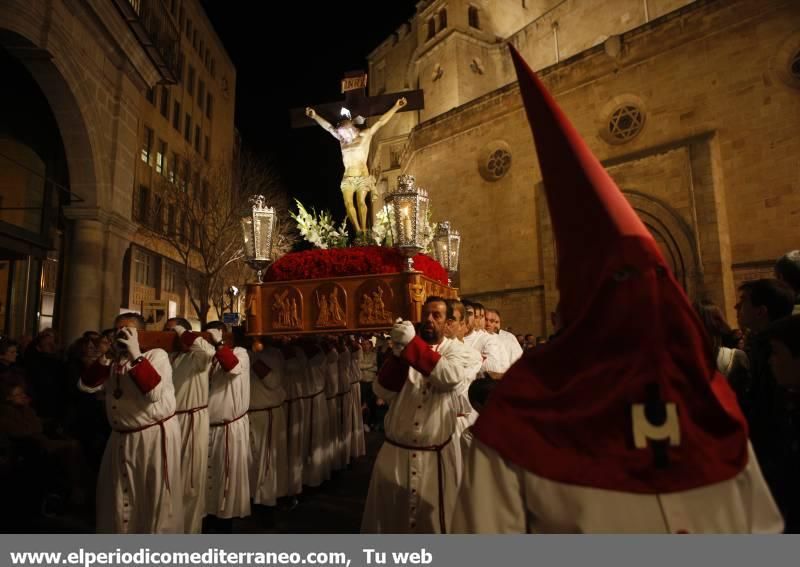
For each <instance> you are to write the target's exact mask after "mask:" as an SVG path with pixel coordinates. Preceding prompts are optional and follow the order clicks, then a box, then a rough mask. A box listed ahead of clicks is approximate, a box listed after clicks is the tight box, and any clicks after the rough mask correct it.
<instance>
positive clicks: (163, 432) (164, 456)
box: [114, 413, 175, 490]
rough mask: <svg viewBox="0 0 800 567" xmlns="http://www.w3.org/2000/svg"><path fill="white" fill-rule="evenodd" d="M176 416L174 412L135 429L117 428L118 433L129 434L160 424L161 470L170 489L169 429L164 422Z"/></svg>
mask: <svg viewBox="0 0 800 567" xmlns="http://www.w3.org/2000/svg"><path fill="white" fill-rule="evenodd" d="M173 417H175V414H174V413H173V414H172V415H171V416H169V417H165V418H164V419H162V420H160V421H157V422H155V423H150V424H148V425H143V426H142V427H136V428H134V429H115V430H114V431H116V432H117V433H121V434H123V435H127V434H129V433H139V432H140V431H144V430H145V429H150V428H151V427H156V426H158V427H159V428H160V429H161V472H163V473H164V482H165V483H166V485H167V490H170V487H169V462H168V461H167V431H166V429H165V428H164V423H166V422H167V421H169V420H170V419H172V418H173Z"/></svg>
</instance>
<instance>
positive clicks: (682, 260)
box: [623, 191, 701, 297]
mask: <svg viewBox="0 0 800 567" xmlns="http://www.w3.org/2000/svg"><path fill="white" fill-rule="evenodd" d="M623 194H624V195H625V197H626V198H627V199H628V201H629V202H630V204H631V205H632V206H633V209H634V210H635V211H636V214H638V215H639V218H641V219H642V222H644V225H645V226H646V227H647V229H648V230H649V231H650V234H652V235H653V238H654V239H655V241H656V243H657V244H658V247H659V249H660V250H661V253H662V254H663V255H664V259H665V260H666V261H667V264H668V265H669V267H670V269H671V270H672V273H673V274H674V275H675V279H677V280H678V282H679V283H680V284H681V285H682V286H683V289H684V290H685V291H686V293H687V295H688V296H689V297H694V296H695V293H696V291H697V289H698V287H699V285H700V283H701V282H700V277H699V274H700V270H699V261H698V258H697V253H696V246H695V241H694V238H693V236H692V233H691V230H690V228H689V226H688V225H687V224H686V223H685V222H684V221H683V220H682V219H681V218H680V216H678V214H677V213H676V212H675V211H673V210H672V209H671V208H670V207H668V206H667V205H665V204H664V203H661V202H660V201H658V200H656V199H654V198H652V197H650V196H648V195H645V194H643V193H639V192H637V191H623Z"/></svg>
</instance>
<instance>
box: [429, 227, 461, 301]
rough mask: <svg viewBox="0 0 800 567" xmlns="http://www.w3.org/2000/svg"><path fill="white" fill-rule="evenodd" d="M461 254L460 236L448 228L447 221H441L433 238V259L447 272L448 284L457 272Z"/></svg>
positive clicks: (451, 282)
mask: <svg viewBox="0 0 800 567" xmlns="http://www.w3.org/2000/svg"><path fill="white" fill-rule="evenodd" d="M460 252H461V234H459V232H458V230H456V229H454V228H452V227H451V226H450V222H449V221H442V222H440V223H439V224H438V225H437V227H436V233H435V235H434V237H433V257H434V258H436V260H437V261H438V262H439V263H440V264H441V265H442V267H443V268H444V269H445V270H447V275H448V280H449V282H448V283H449V284H450V285H452V284H453V278H454V277H455V275H456V273H457V272H458V255H459V253H460Z"/></svg>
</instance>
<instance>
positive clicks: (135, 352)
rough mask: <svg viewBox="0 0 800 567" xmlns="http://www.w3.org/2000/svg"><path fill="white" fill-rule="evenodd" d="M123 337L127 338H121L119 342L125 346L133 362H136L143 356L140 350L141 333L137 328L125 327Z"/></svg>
mask: <svg viewBox="0 0 800 567" xmlns="http://www.w3.org/2000/svg"><path fill="white" fill-rule="evenodd" d="M122 335H124V337H125V338H119V339H117V342H119V343H122V344H124V345H125V348H126V349H127V351H128V354H130V355H131V360H136V359H137V358H139V357H140V356H142V350H141V349H140V348H139V332H138V331H137V330H136V327H123V328H122Z"/></svg>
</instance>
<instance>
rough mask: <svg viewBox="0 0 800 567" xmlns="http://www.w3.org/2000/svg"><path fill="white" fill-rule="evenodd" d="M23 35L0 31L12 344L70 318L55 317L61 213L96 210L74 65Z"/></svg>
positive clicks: (63, 227) (6, 291) (1, 255)
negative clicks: (77, 208)
mask: <svg viewBox="0 0 800 567" xmlns="http://www.w3.org/2000/svg"><path fill="white" fill-rule="evenodd" d="M19 21H24V20H20V19H16V20H14V19H12V20H11V21H10V26H9V27H12V28H13V27H14V23H15V22H19ZM0 25H4V24H3V23H2V22H0ZM24 31H25V30H20V31H19V32H18V31H16V30H15V31H11V30H9V29H7V28H0V68H2V71H3V81H4V83H5V84H7V85H9V86H12V88H8V89H2V93H0V102H2V104H3V108H4V109H5V110H6V112H4V113H3V114H2V116H1V117H0V302H2V308H0V332H2V334H4V335H9V336H12V337H21V336H23V335H32V334H35V333H36V332H38V331H40V330H42V329H44V328H47V327H62V326H63V321H64V319H65V318H69V316H67V317H60V313H61V312H62V311H63V309H64V307H65V305H64V304H65V302H64V301H63V300H64V297H65V294H64V291H65V290H64V289H62V288H64V287H65V285H64V283H65V282H64V283H62V281H63V280H66V278H65V277H62V273H63V271H64V270H63V269H62V267H63V266H64V264H65V263H64V261H63V259H64V253H65V248H66V247H67V246H66V242H67V241H68V235H69V231H70V230H71V227H70V225H69V222H68V221H66V219H65V217H64V214H63V211H64V210H65V208H66V207H68V206H69V205H71V204H73V205H74V204H81V205H84V206H86V205H89V206H92V207H96V206H98V205H99V203H98V199H97V187H98V183H97V177H96V175H95V173H96V171H95V162H96V160H95V157H94V153H93V151H92V144H91V143H90V133H89V131H90V129H89V128H88V126H87V120H86V119H85V117H84V112H90V113H91V112H92V111H91V110H86V109H90V108H91V105H89V104H85V105H81V104H79V102H78V98H77V97H80V96H84V95H85V93H84V94H76V93H78V91H79V89H78V88H77V87H75V88H73V87H72V86H70V85H75V84H76V83H78V82H79V80H77V79H76V77H75V75H76V71H75V61H74V60H69V61H67V62H60V64H59V66H58V67H57V66H56V63H55V61H56V58H55V57H54V56H53V54H52V53H51V52H49V51H45V50H44V49H41V48H39V47H38V46H36V45H35V44H34V43H33V42H32V41H31V40H29V39H28V38H26V37H23V36H22V35H20V33H24ZM52 43H53V45H54V49H55V48H57V47H55V46H57V44H58V42H57V41H54V42H52ZM62 67H64V69H62ZM69 69H71V71H69ZM65 73H66V75H65ZM68 76H70V77H72V80H70V79H68V78H67V77H68ZM84 107H85V108H84ZM81 108H84V110H83V111H82V110H81ZM84 308H85V307H84ZM91 309H92V307H91V306H90V307H89V311H88V312H91Z"/></svg>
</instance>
